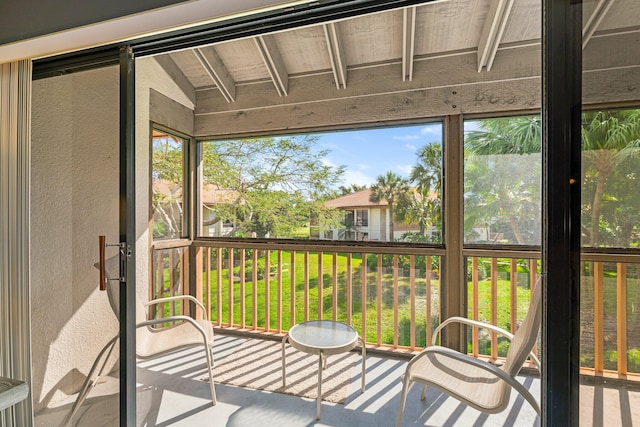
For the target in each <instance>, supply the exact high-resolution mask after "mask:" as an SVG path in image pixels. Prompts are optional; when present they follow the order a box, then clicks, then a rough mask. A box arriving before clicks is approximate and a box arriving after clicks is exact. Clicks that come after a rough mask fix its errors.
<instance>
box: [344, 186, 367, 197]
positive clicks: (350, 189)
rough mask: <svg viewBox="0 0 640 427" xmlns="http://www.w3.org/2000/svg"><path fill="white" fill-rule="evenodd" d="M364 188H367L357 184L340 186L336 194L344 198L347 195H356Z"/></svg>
mask: <svg viewBox="0 0 640 427" xmlns="http://www.w3.org/2000/svg"><path fill="white" fill-rule="evenodd" d="M366 188H367V186H366V185H359V184H351V185H346V186H345V185H341V186H340V187H338V192H339V194H340V196H346V195H347V194H353V193H357V192H358V191H362V190H364V189H366Z"/></svg>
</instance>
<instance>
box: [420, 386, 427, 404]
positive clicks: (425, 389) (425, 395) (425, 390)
mask: <svg viewBox="0 0 640 427" xmlns="http://www.w3.org/2000/svg"><path fill="white" fill-rule="evenodd" d="M426 397H427V385H426V384H423V385H422V394H421V395H420V400H422V401H423V402H424V399H426Z"/></svg>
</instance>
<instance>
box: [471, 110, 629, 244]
mask: <svg viewBox="0 0 640 427" xmlns="http://www.w3.org/2000/svg"><path fill="white" fill-rule="evenodd" d="M541 145H542V123H541V119H540V117H539V116H532V117H506V118H497V119H489V120H484V121H482V124H481V129H479V130H474V131H471V132H468V133H467V135H466V137H465V148H466V149H468V150H470V151H471V152H473V153H475V154H479V155H484V154H529V153H539V152H540V150H541ZM639 153H640V110H609V111H597V112H586V113H584V114H583V117H582V155H583V179H582V181H583V188H585V187H586V184H587V183H589V182H591V183H593V186H594V191H593V196H592V198H591V201H590V203H588V204H587V206H588V209H590V228H589V230H588V233H587V234H588V236H587V237H588V243H587V245H588V246H592V247H595V246H598V245H599V244H600V238H599V236H600V229H599V227H600V216H601V208H602V200H603V198H604V195H605V184H606V182H607V179H608V178H609V177H610V176H611V174H612V173H613V172H614V171H615V170H616V168H617V167H618V166H619V165H620V164H621V163H622V161H624V160H626V159H628V158H629V157H630V156H638V154H639Z"/></svg>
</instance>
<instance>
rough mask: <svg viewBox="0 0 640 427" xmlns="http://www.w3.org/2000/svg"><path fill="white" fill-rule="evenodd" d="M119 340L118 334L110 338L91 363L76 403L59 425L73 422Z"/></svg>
mask: <svg viewBox="0 0 640 427" xmlns="http://www.w3.org/2000/svg"><path fill="white" fill-rule="evenodd" d="M119 338H120V335H119V334H118V335H116V336H115V337H113V338H111V340H109V342H108V343H107V345H105V346H104V347H103V348H102V350H100V353H98V357H96V360H95V361H94V362H93V365H92V366H91V369H90V370H89V373H88V374H87V378H86V379H85V380H84V383H83V384H82V387H81V388H80V391H79V392H78V396H77V397H76V401H75V402H74V403H73V406H72V407H71V411H70V412H69V413H68V414H67V417H66V419H65V420H64V422H63V423H62V424H61V425H62V426H67V425H69V424H70V423H71V422H72V421H73V417H74V416H75V415H76V413H77V412H78V410H79V409H80V407H81V406H82V403H84V401H85V399H86V398H87V396H88V395H89V392H90V391H91V390H92V389H93V388H94V387H95V386H96V384H98V380H99V379H100V377H101V376H102V374H103V373H104V369H105V367H106V366H107V362H108V361H109V358H110V357H111V352H112V351H113V348H114V347H115V345H116V342H118V339H119ZM105 353H107V356H106V357H105V358H104V361H103V363H102V367H101V368H100V371H99V372H98V375H97V377H96V379H95V380H91V377H93V374H94V373H95V371H96V369H97V368H98V365H99V364H100V360H101V359H102V356H103V355H104V354H105Z"/></svg>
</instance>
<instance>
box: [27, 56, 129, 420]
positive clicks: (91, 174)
mask: <svg viewBox="0 0 640 427" xmlns="http://www.w3.org/2000/svg"><path fill="white" fill-rule="evenodd" d="M118 96H119V91H118V69H117V67H110V68H105V69H100V70H93V71H88V72H83V73H77V74H71V75H68V76H61V77H54V78H49V79H46V80H39V81H35V82H34V85H33V121H32V188H31V215H32V217H31V286H32V301H31V307H32V349H33V398H34V409H35V411H38V410H39V409H41V408H43V407H44V406H46V405H47V404H48V403H50V402H51V403H53V402H55V401H57V400H60V399H62V398H64V397H66V396H67V395H68V394H72V393H74V392H76V391H77V389H78V388H79V386H80V385H81V383H82V381H83V380H84V375H86V373H87V372H88V371H89V368H90V367H91V364H92V362H93V360H94V359H95V357H96V356H97V354H98V352H99V351H100V349H101V348H102V347H103V346H104V345H105V344H106V343H107V342H108V341H109V339H110V338H111V337H113V336H114V335H115V334H116V333H117V330H118V324H117V321H116V317H115V315H114V314H113V312H112V310H111V308H110V306H109V303H108V299H107V295H106V293H105V292H100V291H99V290H98V270H97V269H95V268H94V267H93V264H94V263H95V262H96V261H97V260H98V235H99V234H104V235H106V236H107V239H108V240H110V241H111V242H116V241H117V240H118V150H119V148H118V129H119V125H118V117H119V114H118V108H119V102H118Z"/></svg>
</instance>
